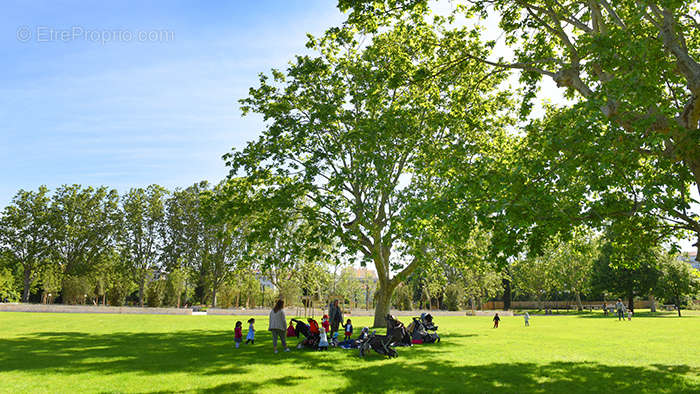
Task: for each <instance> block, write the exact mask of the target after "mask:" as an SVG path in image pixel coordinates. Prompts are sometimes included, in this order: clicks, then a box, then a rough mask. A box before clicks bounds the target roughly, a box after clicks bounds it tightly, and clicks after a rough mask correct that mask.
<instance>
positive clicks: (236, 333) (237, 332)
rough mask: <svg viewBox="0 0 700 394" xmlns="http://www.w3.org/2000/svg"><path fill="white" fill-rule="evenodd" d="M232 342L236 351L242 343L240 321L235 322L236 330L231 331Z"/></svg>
mask: <svg viewBox="0 0 700 394" xmlns="http://www.w3.org/2000/svg"><path fill="white" fill-rule="evenodd" d="M233 340H234V342H236V349H238V347H239V346H241V342H243V323H241V322H240V321H237V322H236V328H234V329H233Z"/></svg>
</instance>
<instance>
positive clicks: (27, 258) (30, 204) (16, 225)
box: [0, 186, 50, 302]
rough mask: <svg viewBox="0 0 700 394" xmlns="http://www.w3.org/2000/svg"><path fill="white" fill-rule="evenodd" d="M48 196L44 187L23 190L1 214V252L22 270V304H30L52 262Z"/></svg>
mask: <svg viewBox="0 0 700 394" xmlns="http://www.w3.org/2000/svg"><path fill="white" fill-rule="evenodd" d="M48 192H49V191H48V189H47V188H46V187H44V186H41V187H40V188H39V189H38V190H37V191H36V192H33V191H24V190H20V191H19V192H18V193H17V194H16V195H15V197H14V198H13V199H12V203H11V204H10V205H8V206H7V207H5V209H4V210H3V211H2V214H0V252H2V251H5V252H6V256H9V258H10V259H11V260H12V262H13V265H16V266H17V267H19V268H21V275H22V279H23V290H22V302H28V301H29V293H30V291H31V288H32V285H33V284H34V282H35V280H36V279H37V277H39V275H40V274H41V271H42V269H43V267H44V266H46V265H47V264H49V261H50V259H49V255H50V248H49V246H50V239H49V230H50V220H49V219H50V215H49V202H50V199H49V196H48Z"/></svg>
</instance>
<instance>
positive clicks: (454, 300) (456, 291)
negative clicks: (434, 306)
mask: <svg viewBox="0 0 700 394" xmlns="http://www.w3.org/2000/svg"><path fill="white" fill-rule="evenodd" d="M463 299H464V290H463V289H462V287H461V286H459V285H456V284H449V285H447V288H445V297H444V302H445V307H446V308H447V310H450V311H458V310H459V309H460V308H461V307H462V300H463Z"/></svg>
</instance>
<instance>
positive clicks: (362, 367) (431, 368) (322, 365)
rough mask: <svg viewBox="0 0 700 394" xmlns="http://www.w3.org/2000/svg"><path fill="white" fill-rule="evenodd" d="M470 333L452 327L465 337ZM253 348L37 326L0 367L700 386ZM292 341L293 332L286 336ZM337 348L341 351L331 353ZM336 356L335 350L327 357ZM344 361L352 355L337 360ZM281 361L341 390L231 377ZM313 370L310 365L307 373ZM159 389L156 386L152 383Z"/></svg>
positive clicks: (667, 369) (558, 388)
mask: <svg viewBox="0 0 700 394" xmlns="http://www.w3.org/2000/svg"><path fill="white" fill-rule="evenodd" d="M468 336H473V334H467V335H459V334H451V335H450V337H468ZM257 338H258V341H259V343H258V344H256V345H254V346H245V345H244V346H241V348H239V349H235V348H234V347H233V341H232V333H231V332H230V331H224V330H220V331H204V330H194V331H187V332H185V331H180V332H168V333H112V334H99V335H97V334H94V335H93V334H85V333H81V332H62V333H50V332H41V333H35V334H31V335H27V336H24V337H19V338H3V339H0V372H7V371H23V372H30V373H31V372H32V371H34V372H36V373H37V374H42V373H51V374H65V375H75V374H80V373H89V372H97V373H99V374H104V375H107V374H114V373H138V374H145V375H148V374H152V375H159V374H165V373H182V372H185V373H192V374H193V376H202V375H208V376H210V375H218V376H223V377H226V378H225V380H226V381H225V382H224V383H222V384H220V385H218V386H215V387H212V388H209V389H206V388H201V389H206V390H207V391H212V392H255V391H260V390H268V391H274V390H282V389H284V390H286V391H299V390H301V389H310V388H309V384H310V383H311V388H313V389H318V390H323V391H331V392H340V393H355V392H384V391H398V392H433V391H437V392H496V391H498V392H630V393H631V392H700V384H698V382H699V381H700V371H699V370H698V369H697V368H694V367H690V366H687V365H651V366H644V367H641V366H609V365H603V364H599V363H593V362H589V363H573V362H552V363H548V364H535V363H494V364H486V365H467V366H465V365H464V363H457V362H454V361H450V360H445V359H444V358H445V357H444V355H445V353H449V352H450V349H451V346H453V345H452V344H450V343H449V341H446V339H449V338H443V341H442V342H441V343H439V344H434V345H419V346H414V347H413V348H397V351H398V352H399V358H397V359H393V360H387V359H385V358H384V357H382V356H379V355H377V354H372V355H370V356H368V357H366V358H365V359H364V360H362V359H360V358H359V357H358V356H357V354H358V353H357V351H343V350H340V349H338V350H332V351H329V352H328V353H325V354H316V355H312V354H309V353H310V352H309V351H292V352H290V353H282V354H277V355H274V354H272V351H271V346H270V342H271V341H270V335H269V333H268V332H264V331H260V332H259V333H258V335H257ZM290 342H291V343H290V345H294V344H296V339H292V341H290ZM337 352H339V353H337ZM333 353H335V354H333ZM344 358H350V360H347V361H342V360H343V359H344ZM275 365H276V366H284V367H288V368H304V369H311V370H312V371H313V370H316V371H318V372H319V374H318V375H319V376H326V375H322V374H321V372H322V371H323V372H324V373H325V374H327V373H331V374H337V375H338V376H342V377H343V378H344V379H346V383H345V384H344V385H343V386H341V387H327V386H325V385H324V384H323V383H324V382H323V379H322V378H319V379H318V381H314V382H309V379H310V378H309V377H299V376H290V375H286V374H285V371H286V370H284V369H282V372H280V369H279V368H278V369H277V370H276V371H277V372H275V373H276V374H277V375H276V376H269V377H267V378H266V379H265V380H263V381H262V382H259V383H257V384H256V385H255V386H254V387H251V384H250V383H245V384H244V383H241V382H240V379H238V378H237V376H236V375H237V374H245V373H247V372H248V371H249V370H250V369H251V368H253V369H258V368H259V369H260V370H262V369H263V368H266V367H267V366H275ZM312 375H313V372H312ZM156 389H157V388H156Z"/></svg>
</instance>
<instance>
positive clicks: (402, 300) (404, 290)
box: [392, 283, 413, 311]
mask: <svg viewBox="0 0 700 394" xmlns="http://www.w3.org/2000/svg"><path fill="white" fill-rule="evenodd" d="M392 304H394V306H395V307H396V309H398V310H400V311H410V310H413V293H412V292H411V289H410V288H409V287H408V286H407V285H406V284H404V283H402V284H400V285H398V286H396V290H394V294H393V296H392Z"/></svg>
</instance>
